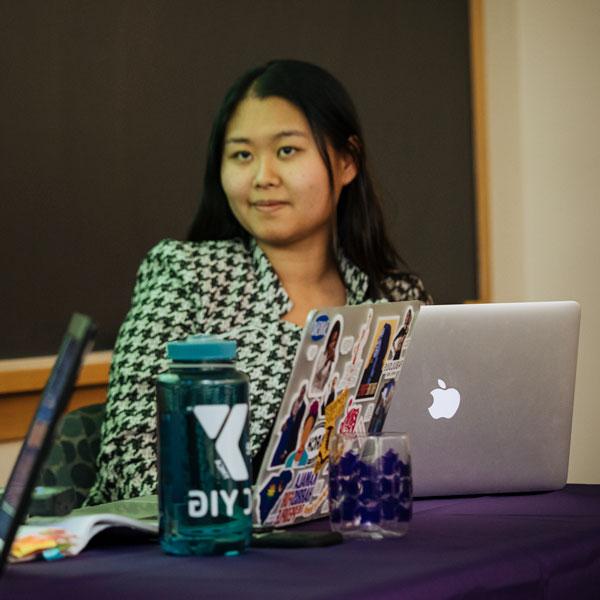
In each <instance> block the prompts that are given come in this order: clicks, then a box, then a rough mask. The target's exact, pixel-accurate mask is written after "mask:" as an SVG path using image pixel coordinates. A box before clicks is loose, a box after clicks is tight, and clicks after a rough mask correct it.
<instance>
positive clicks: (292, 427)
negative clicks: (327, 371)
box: [271, 383, 306, 467]
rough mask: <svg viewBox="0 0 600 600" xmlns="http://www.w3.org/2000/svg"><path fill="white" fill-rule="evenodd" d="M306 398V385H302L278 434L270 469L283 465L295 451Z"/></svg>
mask: <svg viewBox="0 0 600 600" xmlns="http://www.w3.org/2000/svg"><path fill="white" fill-rule="evenodd" d="M305 396H306V383H303V384H302V386H301V388H300V391H299V392H298V395H297V396H296V399H295V400H294V404H292V410H291V412H290V415H289V416H288V418H287V419H286V421H285V423H284V424H283V427H282V428H281V433H280V434H279V442H278V443H277V448H275V452H273V458H272V460H271V466H272V467H278V466H279V465H283V464H284V463H285V459H286V458H287V457H288V456H289V455H290V454H291V453H292V452H293V451H294V450H295V449H296V444H297V443H298V434H299V433H300V425H301V423H302V419H303V418H304V412H305V411H306V403H305V401H304V397H305Z"/></svg>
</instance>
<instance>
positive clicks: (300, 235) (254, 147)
mask: <svg viewBox="0 0 600 600" xmlns="http://www.w3.org/2000/svg"><path fill="white" fill-rule="evenodd" d="M223 147H224V150H223V157H222V163H221V183H222V185H223V189H224V191H225V194H226V196H227V199H228V201H229V205H230V207H231V210H232V212H233V214H234V215H235V217H236V218H237V220H238V221H239V222H240V224H241V225H242V227H244V229H245V230H246V231H248V233H250V235H252V236H253V237H254V238H256V239H257V241H258V242H259V243H261V245H263V246H264V245H271V246H288V247H289V246H291V245H294V244H296V243H298V242H307V241H308V242H310V243H320V242H321V243H322V242H324V243H326V244H328V243H329V241H330V240H331V236H332V233H333V230H334V226H335V211H336V207H337V202H338V200H339V196H340V192H341V190H342V188H343V187H344V186H345V185H347V184H348V183H350V181H352V179H354V177H355V175H356V168H355V165H354V162H353V161H352V160H351V159H350V158H349V157H348V156H345V155H343V156H342V155H341V154H339V153H337V152H335V151H334V150H333V149H331V148H329V156H330V159H331V165H332V169H333V183H334V185H333V193H332V191H331V189H330V186H329V178H328V175H327V169H326V167H325V164H324V162H323V159H322V157H321V155H320V154H319V150H318V147H317V144H316V142H315V139H314V137H313V135H312V132H311V129H310V126H309V124H308V122H307V120H306V117H305V116H304V114H303V113H302V112H301V111H300V110H298V109H297V108H296V107H295V106H294V105H293V104H291V103H290V102H288V101H287V100H284V99H283V98H279V97H269V98H262V99H260V98H254V97H248V98H246V99H244V100H242V102H240V104H239V105H238V107H237V109H236V111H235V113H234V114H233V117H232V118H231V120H230V122H229V124H228V126H227V129H226V132H225V140H224V146H223Z"/></svg>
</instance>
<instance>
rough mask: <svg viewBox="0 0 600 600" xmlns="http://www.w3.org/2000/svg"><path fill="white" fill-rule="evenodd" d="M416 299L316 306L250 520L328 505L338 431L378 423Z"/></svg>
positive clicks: (304, 514)
mask: <svg viewBox="0 0 600 600" xmlns="http://www.w3.org/2000/svg"><path fill="white" fill-rule="evenodd" d="M419 307H420V303H419V302H390V303H375V304H363V305H358V306H343V307H337V308H327V309H322V310H314V311H311V313H310V314H309V316H308V318H307V322H306V325H305V327H304V332H303V334H302V339H301V341H300V344H299V347H298V350H297V353H296V358H295V362H294V366H293V369H292V373H291V375H290V379H289V381H288V385H287V389H286V392H285V395H284V398H283V401H282V403H281V406H280V409H279V413H278V416H277V418H276V420H275V424H274V427H273V430H272V432H271V435H270V439H269V443H268V445H267V449H266V452H265V454H264V456H263V459H262V463H261V466H260V470H259V472H258V475H257V478H256V486H255V493H254V508H253V521H254V524H255V526H257V527H259V528H260V527H281V526H284V525H291V524H294V523H300V522H302V521H307V520H309V519H313V518H317V517H320V516H324V515H326V514H327V512H328V498H327V496H328V487H327V471H328V460H327V458H328V454H329V453H328V441H329V438H330V436H331V434H332V432H333V431H344V432H364V431H367V430H370V429H371V428H377V429H380V428H381V426H382V425H383V422H384V419H385V413H386V412H387V408H388V405H389V402H390V401H391V398H392V390H393V388H394V386H395V385H397V383H396V382H397V380H398V377H399V374H400V371H401V369H402V368H403V366H402V365H403V363H404V361H405V358H406V356H407V354H406V353H407V350H408V349H409V345H410V339H411V332H412V328H413V325H414V323H415V321H418V319H417V315H418V312H419Z"/></svg>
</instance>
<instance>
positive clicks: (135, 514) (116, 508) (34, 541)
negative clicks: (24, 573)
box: [9, 495, 158, 562]
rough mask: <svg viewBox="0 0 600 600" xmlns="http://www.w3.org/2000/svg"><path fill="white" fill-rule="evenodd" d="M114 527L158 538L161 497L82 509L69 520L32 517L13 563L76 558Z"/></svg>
mask: <svg viewBox="0 0 600 600" xmlns="http://www.w3.org/2000/svg"><path fill="white" fill-rule="evenodd" d="M111 527H115V528H116V527H119V528H128V529H130V530H132V531H139V532H140V533H146V534H151V535H157V534H158V497H157V496H156V495H153V496H143V497H141V498H132V499H130V500H119V501H117V502H109V503H106V504H100V505H98V506H89V507H85V508H78V509H75V510H73V511H72V512H71V513H69V514H68V515H67V516H66V517H32V518H30V519H28V520H27V522H26V524H25V525H22V526H21V527H20V528H19V531H18V532H17V535H16V537H15V540H14V542H13V544H12V547H11V550H10V556H9V560H10V562H23V561H29V560H34V559H35V558H39V557H42V558H45V559H46V560H56V559H59V558H65V557H67V556H75V555H77V554H79V553H80V552H81V551H82V550H83V549H84V548H85V547H86V546H87V544H88V542H89V541H90V540H91V539H92V538H93V537H94V536H95V535H97V534H98V533H100V532H101V531H104V530H105V529H108V528H111Z"/></svg>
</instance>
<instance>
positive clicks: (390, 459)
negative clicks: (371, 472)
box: [381, 448, 400, 475]
mask: <svg viewBox="0 0 600 600" xmlns="http://www.w3.org/2000/svg"><path fill="white" fill-rule="evenodd" d="M398 462H400V461H398V453H397V452H394V450H392V449H391V448H390V449H389V450H388V451H387V452H386V453H385V454H384V455H383V456H382V457H381V470H382V472H383V474H384V475H393V474H394V471H395V470H396V466H397V464H398Z"/></svg>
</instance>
